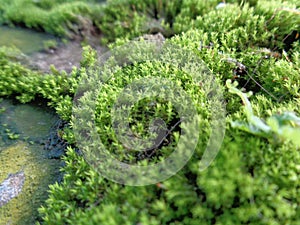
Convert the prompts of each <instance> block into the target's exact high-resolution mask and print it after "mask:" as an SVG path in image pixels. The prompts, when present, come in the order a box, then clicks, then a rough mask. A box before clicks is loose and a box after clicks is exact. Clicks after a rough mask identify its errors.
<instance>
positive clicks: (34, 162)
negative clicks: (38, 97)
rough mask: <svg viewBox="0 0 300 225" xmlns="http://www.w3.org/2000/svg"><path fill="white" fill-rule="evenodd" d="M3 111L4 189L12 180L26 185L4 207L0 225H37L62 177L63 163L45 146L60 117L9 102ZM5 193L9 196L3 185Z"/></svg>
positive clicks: (0, 162)
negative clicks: (41, 209) (51, 188)
mask: <svg viewBox="0 0 300 225" xmlns="http://www.w3.org/2000/svg"><path fill="white" fill-rule="evenodd" d="M1 109H2V110H1ZM0 111H4V112H2V113H1V114H0V125H1V126H0V185H1V183H2V184H3V182H4V181H7V180H8V179H9V178H11V177H12V176H17V175H18V174H19V175H20V174H21V175H22V176H25V180H21V181H22V182H23V183H22V182H21V181H20V182H17V183H19V184H23V185H20V186H19V187H16V185H15V186H13V188H19V189H22V191H21V193H19V194H18V195H17V196H16V197H14V198H12V199H11V200H10V201H8V203H7V204H5V205H4V206H2V207H0V224H1V225H7V224H14V225H15V224H34V223H35V221H36V220H37V219H38V211H37V209H38V208H39V207H40V205H41V204H42V203H43V202H44V201H45V200H46V199H47V191H48V190H49V188H48V186H49V185H50V184H52V183H54V182H55V181H57V179H58V177H59V176H60V172H59V168H60V167H61V161H60V160H55V159H49V158H48V157H47V154H48V152H47V151H46V150H44V149H43V145H42V143H43V142H44V141H45V140H46V138H47V135H48V134H49V131H50V128H51V126H52V125H53V124H54V123H55V122H56V121H57V117H56V116H55V115H54V114H53V113H52V112H48V111H47V109H46V108H44V107H42V106H41V105H38V104H27V105H22V104H13V102H12V101H9V100H4V101H2V102H1V103H0ZM14 135H15V136H14ZM11 138H13V139H14V138H16V139H15V140H12V139H11ZM23 174H24V175H23ZM22 176H19V177H21V178H22ZM17 178H18V177H17ZM23 178H24V177H23ZM17 181H18V180H17ZM4 183H5V182H4ZM0 187H1V186H0ZM1 189H2V193H5V192H3V189H5V188H4V187H3V185H2V188H0V192H1ZM1 205H3V199H2V204H1Z"/></svg>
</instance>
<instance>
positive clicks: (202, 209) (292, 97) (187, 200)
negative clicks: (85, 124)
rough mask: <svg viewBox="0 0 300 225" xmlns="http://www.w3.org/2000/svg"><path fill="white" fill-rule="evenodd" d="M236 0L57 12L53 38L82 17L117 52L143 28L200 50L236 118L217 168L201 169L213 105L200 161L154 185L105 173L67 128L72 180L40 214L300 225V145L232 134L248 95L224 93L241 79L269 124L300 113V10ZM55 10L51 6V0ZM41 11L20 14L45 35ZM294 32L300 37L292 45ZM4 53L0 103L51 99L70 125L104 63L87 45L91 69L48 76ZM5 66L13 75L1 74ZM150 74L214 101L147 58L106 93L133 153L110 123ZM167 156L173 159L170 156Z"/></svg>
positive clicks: (190, 223)
mask: <svg viewBox="0 0 300 225" xmlns="http://www.w3.org/2000/svg"><path fill="white" fill-rule="evenodd" d="M226 2H227V3H228V4H226V5H225V8H218V9H217V8H216V6H217V5H218V3H219V1H196V0H182V1H176V3H175V2H174V1H167V0H164V1H154V0H147V1H137V0H130V1H109V4H107V5H106V6H103V8H102V7H100V8H101V9H100V8H99V11H98V12H101V13H99V14H97V16H95V14H93V12H95V11H91V9H90V8H89V7H87V6H86V4H85V3H82V2H81V3H74V2H72V3H66V4H62V5H61V6H58V5H53V6H51V11H50V12H49V13H50V14H51V13H53V15H52V16H53V17H50V18H52V20H53V21H51V23H50V22H49V21H48V22H49V24H48V22H47V21H46V22H45V24H43V25H42V26H43V27H44V28H43V29H44V30H46V31H48V32H54V33H57V34H61V33H63V32H65V28H66V27H68V28H69V29H70V28H71V27H72V26H69V25H70V23H73V22H75V23H76V18H75V17H74V14H73V13H72V12H73V11H74V12H77V13H82V14H83V15H92V16H91V18H92V20H93V22H94V23H95V25H96V26H97V27H98V28H99V29H100V31H101V32H103V34H104V38H105V39H104V41H109V42H113V41H115V40H116V39H118V42H117V43H114V44H113V45H111V46H114V47H115V46H118V45H120V44H122V43H126V42H127V40H128V39H130V38H132V37H136V36H138V35H141V34H142V33H151V32H154V33H155V32H157V31H160V32H162V33H164V34H165V35H166V36H168V37H169V36H172V38H170V39H167V41H166V42H167V43H174V44H177V45H179V46H180V47H182V48H185V49H189V50H192V51H193V52H194V53H195V54H196V55H197V56H198V57H199V59H201V60H203V61H204V62H205V63H206V65H207V66H208V68H209V70H210V71H211V72H212V73H213V74H214V75H215V76H216V82H218V83H219V84H220V86H221V87H224V88H223V90H224V98H225V101H226V103H227V105H226V108H227V122H228V123H227V127H226V136H225V139H224V142H223V145H222V147H221V150H220V153H219V155H218V156H217V158H216V159H215V161H214V162H213V164H212V165H211V166H210V167H209V168H208V169H207V170H205V171H204V172H200V171H199V161H200V159H201V156H202V154H203V149H202V148H201V146H202V145H204V144H205V143H206V142H207V137H208V135H209V133H210V131H209V129H206V128H205V127H206V125H207V124H208V122H209V119H207V118H209V115H210V112H209V108H208V106H207V105H205V104H204V105H205V106H206V107H202V108H201V109H200V107H199V112H201V114H202V115H203V118H205V119H203V121H202V122H203V126H202V127H201V128H202V130H201V131H202V133H201V137H200V140H199V146H200V147H199V148H197V149H196V152H195V154H194V156H193V158H192V159H191V160H190V161H189V163H188V164H187V165H186V166H185V168H184V169H183V170H182V171H180V172H179V173H178V174H177V175H175V176H173V177H172V178H170V179H169V180H167V181H165V182H162V183H159V184H157V185H150V186H145V187H129V186H123V185H119V184H115V183H113V182H111V181H108V180H106V179H104V178H103V177H101V176H100V175H99V174H97V173H96V172H95V171H94V170H93V169H92V168H91V167H90V166H89V165H88V164H87V163H86V162H85V160H84V159H83V157H82V156H81V155H80V154H77V153H76V151H75V149H76V140H74V134H73V133H72V129H71V128H68V129H66V130H65V131H64V132H63V135H64V137H65V138H67V139H68V140H69V141H70V142H72V143H73V144H74V148H68V152H67V155H66V156H65V158H64V160H65V162H66V166H65V167H64V168H63V170H64V172H65V177H64V181H63V182H62V183H61V184H59V185H58V184H55V185H53V186H51V188H50V198H49V199H48V200H47V202H46V205H45V206H44V207H42V208H41V209H40V212H41V214H42V215H43V219H44V223H45V224H108V225H117V224H143V225H150V224H151V225H154V224H173V225H175V224H187V225H194V224H195V225H198V224H284V223H286V224H298V223H299V221H300V216H299V215H300V213H299V212H300V208H299V205H300V198H299V196H300V195H299V194H300V193H299V192H300V188H299V187H300V183H299V171H300V165H299V162H300V153H299V148H298V147H297V146H295V144H293V143H292V142H289V141H286V140H278V136H276V135H274V137H273V136H268V137H266V136H264V135H258V134H256V133H249V132H246V131H243V130H239V129H236V128H234V127H232V126H231V125H230V122H232V121H242V122H247V116H246V115H245V113H244V106H243V104H242V102H241V99H240V98H239V97H238V96H236V95H233V94H232V93H229V92H228V90H227V89H226V88H225V84H226V80H228V79H230V80H236V81H238V82H239V86H238V87H237V88H238V89H239V90H241V89H243V88H244V89H246V91H252V92H253V96H252V97H251V98H250V101H251V105H252V108H253V112H254V114H255V115H256V116H257V117H259V118H260V119H262V121H263V119H266V118H268V117H270V116H271V115H274V114H276V113H282V112H285V111H293V112H295V113H296V114H297V115H298V116H299V113H300V112H299V107H298V106H299V104H300V101H299V85H300V83H299V72H300V71H299V62H300V60H299V54H300V53H299V49H300V48H299V37H298V38H297V32H299V24H300V23H299V9H298V8H296V7H299V4H298V2H297V1H279V0H274V1H264V0H256V1H226ZM241 3H243V4H241ZM248 3H249V4H248ZM24 4H25V3H24ZM26 4H27V3H26ZM28 4H29V3H28ZM51 4H52V3H51ZM45 5H50V3H49V2H46V1H45ZM32 7H35V10H37V14H36V15H38V16H37V18H36V19H32V20H30V19H28V20H27V19H26V20H25V18H26V16H24V17H21V16H22V15H19V16H20V18H17V19H18V21H19V22H20V21H23V22H24V21H27V23H28V24H29V25H28V26H30V24H31V25H32V27H35V28H37V27H38V26H39V24H40V23H41V24H42V22H39V20H41V18H43V13H44V12H42V10H43V9H42V8H43V7H44V6H42V5H41V6H38V8H36V6H32ZM3 9H4V8H3V7H2V8H0V10H3ZM97 10H98V8H97ZM64 12H65V14H64ZM38 13H41V14H40V15H39V14H38ZM7 15H8V14H7ZM63 15H65V17H64V16H63ZM2 20H3V18H2ZM10 20H11V21H13V19H10ZM47 29H48V30H47ZM55 29H58V30H55ZM292 34H293V35H294V36H293V35H292ZM298 35H299V34H298ZM287 37H292V38H291V39H290V42H289V43H288V42H287V41H286V39H287ZM4 52H5V51H2V52H1V51H0V68H1V70H0V87H1V89H0V90H1V96H16V97H17V98H18V99H20V100H21V101H23V102H27V101H30V100H32V99H33V98H35V97H42V98H45V99H47V100H48V101H49V104H50V105H51V106H54V107H56V110H57V112H58V113H59V114H60V115H61V117H62V118H64V119H66V120H69V119H70V117H71V110H72V100H73V95H74V93H75V92H76V88H77V85H78V81H79V80H80V78H81V77H85V76H87V74H88V73H89V69H90V68H95V66H96V57H97V56H96V54H95V52H94V51H92V50H91V49H89V48H86V49H85V51H84V54H83V56H84V57H83V60H82V62H81V68H80V69H74V70H73V72H72V73H71V74H69V75H67V74H65V73H58V72H57V71H55V69H53V72H52V73H53V74H51V75H45V76H41V75H40V74H38V73H36V72H33V71H30V70H29V69H27V68H25V67H24V66H22V65H20V64H19V63H17V62H16V60H15V55H11V54H4ZM243 66H244V67H245V68H244V67H243ZM1 71H4V72H3V74H2V76H1ZM157 71H160V73H157ZM171 71H172V73H171ZM4 74H5V76H4ZM151 74H152V75H154V76H160V75H161V76H165V77H169V78H170V77H172V79H174V80H175V81H181V84H182V87H183V88H185V90H188V91H190V93H192V94H193V99H195V102H198V103H199V104H200V103H203V102H205V95H203V93H201V92H199V93H197V91H195V90H196V89H194V88H195V85H193V84H190V83H189V80H188V79H186V77H185V74H183V73H180V71H176V69H175V70H173V69H172V68H169V67H168V66H167V65H163V64H160V63H153V62H151V63H149V62H148V63H146V62H145V63H141V64H136V65H134V66H133V67H131V68H125V69H123V70H122V71H120V72H119V74H117V75H119V76H116V78H117V79H115V80H112V81H110V82H108V83H107V84H106V86H105V87H104V89H103V90H102V91H103V92H102V93H101V94H102V95H100V96H99V98H98V101H99V102H98V105H97V110H96V112H95V114H96V115H97V119H96V123H97V126H98V129H99V130H100V131H101V132H100V135H101V137H102V140H103V142H104V143H105V144H106V145H107V146H108V147H111V149H112V151H114V153H115V154H118V153H120V152H121V153H122V151H123V150H124V148H123V146H122V145H120V144H119V143H118V144H115V145H114V146H110V144H111V143H117V142H114V141H115V139H114V134H113V131H112V130H111V129H108V128H107V127H108V126H109V125H110V115H109V111H108V110H107V108H109V106H111V105H112V104H113V103H114V99H115V96H116V95H117V93H118V91H119V90H120V89H121V88H122V87H123V86H124V85H126V84H127V83H128V82H130V81H131V79H133V78H138V77H147V76H150V75H151ZM128 77H129V78H128ZM126 79H127V80H126ZM126 82H127V83H126ZM9 83H13V84H14V85H15V86H10V85H8V84H9ZM184 84H185V85H184ZM197 90H198V89H197ZM146 103H147V101H145V102H140V105H136V106H135V108H134V113H133V114H132V117H133V118H137V115H139V111H142V110H143V109H144V108H145V105H146ZM162 103H163V102H162ZM161 109H162V110H161V111H159V110H157V109H155V110H154V112H155V113H158V114H159V113H160V112H161V114H160V116H162V117H164V118H166V120H167V121H169V122H170V121H172V119H174V118H176V116H174V114H173V115H172V116H169V115H168V113H167V112H168V111H169V112H170V111H172V110H170V108H168V107H162V108H161ZM155 113H154V114H155ZM171 114H172V113H171ZM147 116H149V115H147ZM147 116H146V117H143V118H140V119H141V120H142V122H141V124H136V125H137V128H136V129H137V130H136V131H137V132H140V133H142V134H145V130H146V128H147V127H146V126H145V123H144V122H145V120H149V117H147ZM138 125H139V126H138ZM272 135H273V134H272ZM116 146H117V147H116ZM169 147H170V149H172V148H171V146H169ZM118 151H119V152H118ZM162 154H166V155H167V154H168V151H166V152H163V153H162ZM117 157H120V158H122V157H123V156H122V155H121V154H119V155H117ZM130 157H131V158H130ZM130 157H129V159H128V158H126V157H125V160H129V161H130V160H132V158H133V159H134V157H135V156H130ZM122 159H124V157H123V158H122Z"/></svg>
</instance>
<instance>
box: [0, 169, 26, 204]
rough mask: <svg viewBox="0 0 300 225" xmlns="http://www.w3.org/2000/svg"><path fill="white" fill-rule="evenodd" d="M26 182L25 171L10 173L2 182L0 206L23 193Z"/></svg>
mask: <svg viewBox="0 0 300 225" xmlns="http://www.w3.org/2000/svg"><path fill="white" fill-rule="evenodd" d="M24 182H25V174H24V172H23V171H20V172H17V173H15V174H9V175H8V177H7V178H6V179H5V180H4V181H3V182H2V183H1V184H0V207H2V206H4V205H5V204H6V203H8V202H9V201H10V200H11V199H13V198H15V197H17V196H18V195H19V194H20V193H21V191H22V188H23V186H24Z"/></svg>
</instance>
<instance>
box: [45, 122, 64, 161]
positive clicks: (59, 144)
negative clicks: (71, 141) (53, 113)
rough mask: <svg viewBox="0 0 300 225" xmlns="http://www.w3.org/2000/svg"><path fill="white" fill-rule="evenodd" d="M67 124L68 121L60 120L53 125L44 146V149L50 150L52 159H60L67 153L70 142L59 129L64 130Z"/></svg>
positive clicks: (49, 153) (49, 155) (49, 154)
mask: <svg viewBox="0 0 300 225" xmlns="http://www.w3.org/2000/svg"><path fill="white" fill-rule="evenodd" d="M67 126H68V123H67V122H65V121H63V120H58V121H57V122H56V124H55V125H54V126H53V128H52V131H51V133H50V135H49V137H48V140H47V141H46V143H45V146H44V149H45V150H47V151H48V157H49V158H50V159H59V158H60V157H61V156H62V155H63V154H64V153H65V150H66V148H67V146H68V143H67V142H66V141H65V140H64V139H62V138H61V136H60V135H59V134H58V133H59V130H63V129H64V128H65V127H67Z"/></svg>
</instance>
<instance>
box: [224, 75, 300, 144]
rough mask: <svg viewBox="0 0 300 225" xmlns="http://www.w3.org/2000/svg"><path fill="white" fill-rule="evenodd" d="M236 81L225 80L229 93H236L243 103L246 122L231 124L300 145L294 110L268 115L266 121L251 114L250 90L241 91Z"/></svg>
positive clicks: (299, 131)
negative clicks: (246, 91)
mask: <svg viewBox="0 0 300 225" xmlns="http://www.w3.org/2000/svg"><path fill="white" fill-rule="evenodd" d="M237 85H238V82H234V83H232V82H231V80H227V81H226V86H227V88H228V89H229V92H230V93H233V94H237V95H238V96H240V97H241V99H242V101H243V103H244V111H245V114H246V117H247V120H248V122H247V123H246V122H239V121H232V122H231V126H232V127H233V128H238V129H241V130H244V131H246V132H249V133H252V134H255V135H258V136H262V137H266V138H268V139H269V138H273V137H274V135H275V136H276V137H277V139H279V140H281V141H292V142H293V143H294V144H295V145H297V146H300V139H299V137H300V117H297V116H296V115H295V113H294V112H283V113H281V114H276V115H272V116H270V117H268V118H267V119H266V122H264V120H262V119H261V118H259V117H257V116H255V115H254V114H253V110H252V106H251V103H250V101H249V99H248V98H249V97H250V96H251V95H252V92H248V93H243V92H242V91H240V90H239V89H238V88H237Z"/></svg>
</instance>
